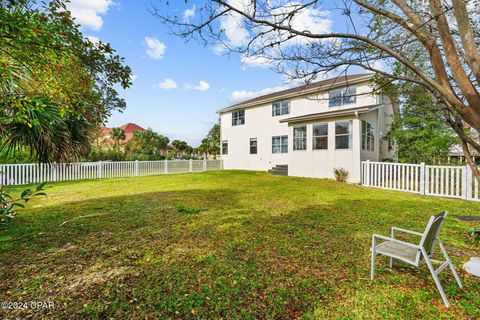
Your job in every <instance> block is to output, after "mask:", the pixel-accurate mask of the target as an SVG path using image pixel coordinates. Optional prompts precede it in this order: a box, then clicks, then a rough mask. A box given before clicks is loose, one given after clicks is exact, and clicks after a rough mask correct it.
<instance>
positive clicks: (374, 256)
mask: <svg viewBox="0 0 480 320" xmlns="http://www.w3.org/2000/svg"><path fill="white" fill-rule="evenodd" d="M375 249H376V241H375V239H372V265H371V267H370V280H373V279H375V258H376V256H377V252H376V250H375Z"/></svg>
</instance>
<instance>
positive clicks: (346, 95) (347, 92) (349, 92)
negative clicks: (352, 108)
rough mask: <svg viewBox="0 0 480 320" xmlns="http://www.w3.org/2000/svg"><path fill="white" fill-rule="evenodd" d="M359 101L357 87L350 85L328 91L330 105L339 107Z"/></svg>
mask: <svg viewBox="0 0 480 320" xmlns="http://www.w3.org/2000/svg"><path fill="white" fill-rule="evenodd" d="M356 101H357V88H355V87H348V88H343V89H338V90H331V91H329V92H328V106H329V107H337V106H343V105H346V104H351V103H355V102H356Z"/></svg>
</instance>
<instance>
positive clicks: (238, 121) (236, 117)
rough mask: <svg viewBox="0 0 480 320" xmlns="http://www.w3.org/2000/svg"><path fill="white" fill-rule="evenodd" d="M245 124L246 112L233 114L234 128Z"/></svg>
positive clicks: (241, 111)
mask: <svg viewBox="0 0 480 320" xmlns="http://www.w3.org/2000/svg"><path fill="white" fill-rule="evenodd" d="M242 124H245V110H244V109H241V110H237V111H233V112H232V126H239V125H242Z"/></svg>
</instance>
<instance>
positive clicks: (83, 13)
mask: <svg viewBox="0 0 480 320" xmlns="http://www.w3.org/2000/svg"><path fill="white" fill-rule="evenodd" d="M112 4H113V1H112V0H71V2H70V3H68V4H67V9H68V10H69V11H70V12H71V13H72V16H73V17H74V18H75V21H76V22H77V23H79V24H80V25H81V26H82V27H84V28H88V29H92V30H95V31H98V30H100V29H101V28H102V26H103V19H102V15H104V14H105V13H107V11H108V9H109V8H110V6H111V5H112Z"/></svg>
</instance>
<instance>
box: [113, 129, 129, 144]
mask: <svg viewBox="0 0 480 320" xmlns="http://www.w3.org/2000/svg"><path fill="white" fill-rule="evenodd" d="M110 138H111V139H112V140H113V141H115V146H117V147H118V145H119V144H120V140H125V138H126V136H125V130H123V129H122V128H112V130H110Z"/></svg>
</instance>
